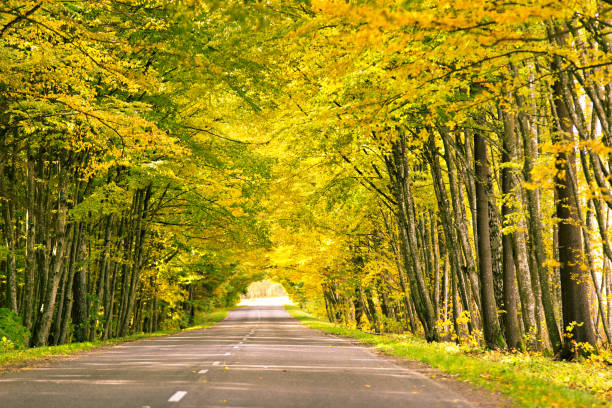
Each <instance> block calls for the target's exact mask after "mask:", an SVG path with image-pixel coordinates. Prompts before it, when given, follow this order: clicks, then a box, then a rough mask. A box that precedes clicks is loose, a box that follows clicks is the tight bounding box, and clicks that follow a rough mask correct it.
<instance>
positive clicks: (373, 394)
mask: <svg viewBox="0 0 612 408" xmlns="http://www.w3.org/2000/svg"><path fill="white" fill-rule="evenodd" d="M0 407H2V408H19V407H45V408H72V407H75V408H76V407H78V408H84V407H87V408H95V407H99V408H116V407H120V408H123V407H126V408H144V407H150V408H157V407H177V408H179V407H180V408H183V407H334V408H343V407H368V408H372V407H374V408H378V407H381V408H382V407H384V408H390V407H418V408H426V407H440V408H445V407H470V404H469V403H468V402H466V401H465V400H464V399H463V398H462V397H460V396H459V395H457V394H456V393H454V392H452V391H450V390H448V389H446V388H445V387H444V386H442V385H439V384H437V383H436V382H434V381H433V380H431V379H428V378H426V377H424V376H423V375H421V374H419V373H416V372H414V371H411V370H409V369H405V368H401V367H399V366H396V365H394V364H393V363H392V362H390V361H387V360H384V359H380V358H378V357H376V356H375V355H374V354H373V353H371V352H370V351H369V350H368V349H367V348H366V347H361V346H357V345H355V344H353V343H352V342H349V341H346V340H343V339H340V338H336V337H332V336H329V335H326V334H323V333H320V332H318V331H315V330H312V329H309V328H307V327H305V326H303V325H301V324H300V323H299V322H297V321H296V320H294V319H293V318H291V317H290V315H289V314H288V313H287V312H286V311H285V310H284V308H283V307H282V306H250V307H243V308H237V309H235V310H234V311H232V312H230V314H229V315H228V317H227V319H226V320H224V321H223V322H221V323H218V324H216V325H215V326H213V327H211V328H208V329H202V330H194V331H188V332H184V333H181V334H177V335H173V336H168V337H161V338H160V337H158V338H153V339H150V340H145V341H140V342H137V343H128V344H122V345H119V346H115V347H112V348H109V349H105V350H99V351H95V352H91V353H86V354H84V355H81V356H78V357H76V358H72V359H69V360H63V361H57V362H54V363H52V364H51V365H49V366H47V367H43V368H33V369H27V370H23V371H19V372H15V373H12V374H7V375H3V376H0Z"/></svg>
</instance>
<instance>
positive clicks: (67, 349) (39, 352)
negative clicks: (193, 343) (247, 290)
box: [0, 309, 229, 372]
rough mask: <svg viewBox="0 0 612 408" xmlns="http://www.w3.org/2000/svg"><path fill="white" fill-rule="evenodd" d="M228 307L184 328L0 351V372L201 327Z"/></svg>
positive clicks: (202, 316)
mask: <svg viewBox="0 0 612 408" xmlns="http://www.w3.org/2000/svg"><path fill="white" fill-rule="evenodd" d="M228 312H229V309H223V310H216V311H213V312H210V313H206V314H201V315H196V319H195V323H196V324H195V325H194V326H192V327H188V328H187V329H184V330H160V331H156V332H154V333H137V334H133V335H131V336H127V337H119V338H116V339H109V340H97V341H86V342H83V343H69V344H62V345H59V346H46V347H34V348H29V349H22V350H10V351H7V352H4V353H2V352H0V372H2V371H6V370H11V369H13V368H20V367H26V366H28V365H32V364H33V363H35V362H37V361H39V360H48V359H52V358H57V357H65V356H68V355H71V354H76V353H80V352H83V351H88V350H93V349H96V348H100V347H104V346H111V345H114V344H118V343H126V342H131V341H136V340H140V339H145V338H149V337H160V336H167V335H170V334H175V333H179V332H181V331H186V330H196V329H202V328H205V327H208V326H212V325H213V324H215V323H217V322H219V321H221V320H223V319H225V317H226V316H227V313H228Z"/></svg>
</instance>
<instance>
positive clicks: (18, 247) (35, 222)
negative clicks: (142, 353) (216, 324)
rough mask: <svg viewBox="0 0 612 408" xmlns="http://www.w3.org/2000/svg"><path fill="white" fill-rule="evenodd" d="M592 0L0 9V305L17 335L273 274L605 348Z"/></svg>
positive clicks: (603, 28) (315, 291) (516, 340)
mask: <svg viewBox="0 0 612 408" xmlns="http://www.w3.org/2000/svg"><path fill="white" fill-rule="evenodd" d="M611 21H612V5H611V4H610V2H608V1H606V0H587V1H584V0H583V1H565V2H549V1H540V0H530V1H522V0H521V1H518V2H511V3H497V2H491V1H486V0H472V1H469V2H468V1H446V0H443V1H421V0H418V1H416V0H413V1H387V0H380V1H379V0H354V1H344V0H342V1H340V0H312V1H299V0H295V1H279V0H268V1H214V0H209V1H205V0H201V1H179V2H177V1H169V0H146V1H143V0H122V1H114V0H105V1H101V2H93V3H92V2H85V1H70V2H66V1H60V0H39V1H17V0H9V1H7V2H4V3H3V4H2V5H1V6H0V38H1V41H0V66H1V69H0V199H1V200H0V205H1V210H2V221H0V227H1V236H2V238H3V245H2V246H1V247H0V277H2V281H1V283H0V285H1V287H2V292H3V297H2V298H0V305H2V306H5V307H7V308H9V309H12V310H13V311H15V312H17V313H19V315H20V316H21V318H22V320H23V324H24V326H25V327H26V328H27V329H28V330H29V331H30V333H31V337H30V344H31V345H43V344H48V343H56V344H57V343H64V342H68V341H72V340H77V341H79V340H84V339H94V338H106V337H111V336H122V335H125V334H127V333H130V332H134V331H143V330H144V331H153V330H156V329H158V328H162V327H167V326H173V325H174V326H184V325H187V324H189V320H190V318H191V319H192V318H193V313H194V310H197V309H203V308H204V309H206V308H213V307H217V306H221V305H232V304H233V303H234V302H235V301H236V299H237V298H238V294H239V293H242V292H244V291H245V290H246V288H247V286H248V284H249V283H251V282H253V281H258V280H260V279H262V278H270V279H274V280H276V281H278V282H281V283H282V284H283V285H284V287H285V288H286V289H287V291H288V292H289V293H290V295H291V296H292V297H293V298H294V300H296V301H298V302H300V303H301V304H302V305H303V306H304V307H306V308H310V309H311V310H312V311H314V312H317V313H319V314H321V315H325V316H327V317H328V318H329V319H330V320H331V321H334V322H338V323H341V324H345V325H348V326H352V327H359V328H363V329H366V330H372V331H377V332H381V331H389V332H403V331H409V332H412V333H414V334H415V335H422V336H424V337H425V338H426V339H427V340H429V341H442V340H448V341H456V342H460V343H461V342H463V343H466V342H469V343H474V344H482V345H485V346H486V347H489V348H494V349H500V348H501V349H505V348H508V349H530V350H551V351H553V352H554V353H556V354H557V355H558V356H560V357H562V358H568V359H569V358H573V357H575V356H576V355H578V354H581V353H591V352H593V351H596V350H597V349H602V348H606V347H609V346H610V341H611V339H612V275H611V274H610V266H611V262H612V250H611V249H610V236H609V229H610V228H609V215H610V210H611V209H612V195H611V194H612V193H611V192H610V191H611V189H612V183H611V181H610V171H611V170H610V166H611V164H610V160H611V157H612V156H611V154H612V83H611V82H610V81H611V78H612V71H611V69H612V67H611V64H612V37H611V36H610V24H611Z"/></svg>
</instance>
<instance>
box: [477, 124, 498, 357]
mask: <svg viewBox="0 0 612 408" xmlns="http://www.w3.org/2000/svg"><path fill="white" fill-rule="evenodd" d="M474 162H475V174H476V215H477V224H478V239H477V241H478V255H479V257H478V272H479V275H480V291H481V293H480V299H481V302H482V317H483V329H484V338H485V343H486V344H487V347H489V348H491V349H499V348H504V347H505V342H504V338H503V336H502V333H501V329H500V326H499V320H498V317H497V307H496V304H495V292H494V288H493V285H494V282H493V266H492V256H491V243H490V238H491V237H490V234H489V197H488V194H487V191H488V188H487V181H488V180H489V162H488V159H487V144H486V142H485V139H484V138H483V137H482V136H480V134H479V133H478V132H475V133H474Z"/></svg>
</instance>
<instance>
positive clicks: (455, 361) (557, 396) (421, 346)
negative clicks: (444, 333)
mask: <svg viewBox="0 0 612 408" xmlns="http://www.w3.org/2000/svg"><path fill="white" fill-rule="evenodd" d="M285 307H286V309H287V311H288V312H289V313H290V314H291V315H292V316H293V317H295V318H296V319H297V320H299V321H300V322H302V323H304V324H305V325H307V326H309V327H311V328H313V329H317V330H322V331H325V332H328V333H331V334H335V335H338V336H345V337H352V338H354V339H357V340H359V341H360V342H362V343H364V344H367V345H370V346H374V347H376V348H377V349H379V350H381V351H383V352H385V353H387V354H390V355H392V356H395V357H398V358H401V359H406V360H418V361H422V362H424V363H427V364H429V365H430V366H432V367H435V368H437V369H439V370H441V371H444V372H446V373H449V374H452V375H454V376H456V377H457V378H459V379H461V380H464V381H467V382H469V383H472V384H475V385H478V386H481V387H483V388H485V389H488V390H491V391H498V392H501V393H502V394H504V395H505V396H506V397H508V398H509V399H510V400H511V401H512V404H513V406H516V407H534V408H535V407H612V370H610V367H609V366H604V365H600V364H587V363H566V362H559V361H552V360H551V359H550V358H546V357H544V356H541V355H538V354H526V353H503V352H498V351H486V350H470V351H466V350H464V349H462V348H461V347H459V346H457V345H455V344H453V343H427V342H426V341H425V340H423V339H420V338H417V337H413V336H408V335H391V334H389V335H375V334H369V333H364V332H362V331H360V330H354V329H347V328H344V327H341V326H338V325H335V324H333V323H329V322H325V321H322V320H319V319H317V318H315V317H313V316H311V315H309V314H307V313H305V312H304V311H302V310H300V309H299V308H298V307H296V306H289V305H287V306H285Z"/></svg>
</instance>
